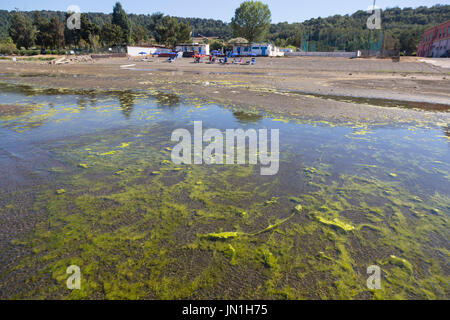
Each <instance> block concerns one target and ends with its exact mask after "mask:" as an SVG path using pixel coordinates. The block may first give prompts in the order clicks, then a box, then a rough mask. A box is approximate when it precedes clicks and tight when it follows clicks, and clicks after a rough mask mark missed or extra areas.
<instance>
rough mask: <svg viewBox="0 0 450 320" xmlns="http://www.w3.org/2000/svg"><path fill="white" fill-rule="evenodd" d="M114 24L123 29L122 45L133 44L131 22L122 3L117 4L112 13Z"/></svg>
mask: <svg viewBox="0 0 450 320" xmlns="http://www.w3.org/2000/svg"><path fill="white" fill-rule="evenodd" d="M112 24H114V25H116V26H119V27H120V29H122V43H121V44H124V43H126V44H129V43H131V22H130V19H129V18H128V16H127V14H126V12H125V10H123V8H122V5H121V4H120V2H116V4H115V6H114V8H113V13H112Z"/></svg>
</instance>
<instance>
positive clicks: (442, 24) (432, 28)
mask: <svg viewBox="0 0 450 320" xmlns="http://www.w3.org/2000/svg"><path fill="white" fill-rule="evenodd" d="M447 24H450V20H447V21H445V22H443V23H441V24H438V25H436V26H434V27H431V28H428V29H425V31H424V33H427V32H429V31H432V30H435V29H439V27H442V26H444V25H447Z"/></svg>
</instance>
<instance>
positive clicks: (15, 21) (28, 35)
mask: <svg viewBox="0 0 450 320" xmlns="http://www.w3.org/2000/svg"><path fill="white" fill-rule="evenodd" d="M9 35H10V36H11V39H13V41H14V43H15V44H16V46H17V47H18V48H21V47H24V48H25V49H28V48H30V47H32V46H33V45H34V43H35V40H36V27H35V26H33V24H32V22H31V20H30V19H29V18H26V17H25V16H24V15H23V14H22V13H21V12H14V13H12V14H11V26H10V27H9Z"/></svg>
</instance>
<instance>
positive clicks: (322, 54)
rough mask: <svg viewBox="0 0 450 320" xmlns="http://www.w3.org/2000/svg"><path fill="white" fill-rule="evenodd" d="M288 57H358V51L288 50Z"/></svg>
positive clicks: (286, 54)
mask: <svg viewBox="0 0 450 320" xmlns="http://www.w3.org/2000/svg"><path fill="white" fill-rule="evenodd" d="M284 55H285V56H286V57H336V58H356V57H357V56H358V52H286V53H285V54H284Z"/></svg>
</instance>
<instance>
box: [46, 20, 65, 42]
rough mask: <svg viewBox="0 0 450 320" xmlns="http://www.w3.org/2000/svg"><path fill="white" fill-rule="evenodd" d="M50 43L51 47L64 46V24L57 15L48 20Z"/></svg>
mask: <svg viewBox="0 0 450 320" xmlns="http://www.w3.org/2000/svg"><path fill="white" fill-rule="evenodd" d="M49 26H50V44H51V46H52V47H53V49H60V48H62V47H64V25H63V23H62V22H61V20H59V19H58V18H57V17H53V18H51V19H50V22H49Z"/></svg>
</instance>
